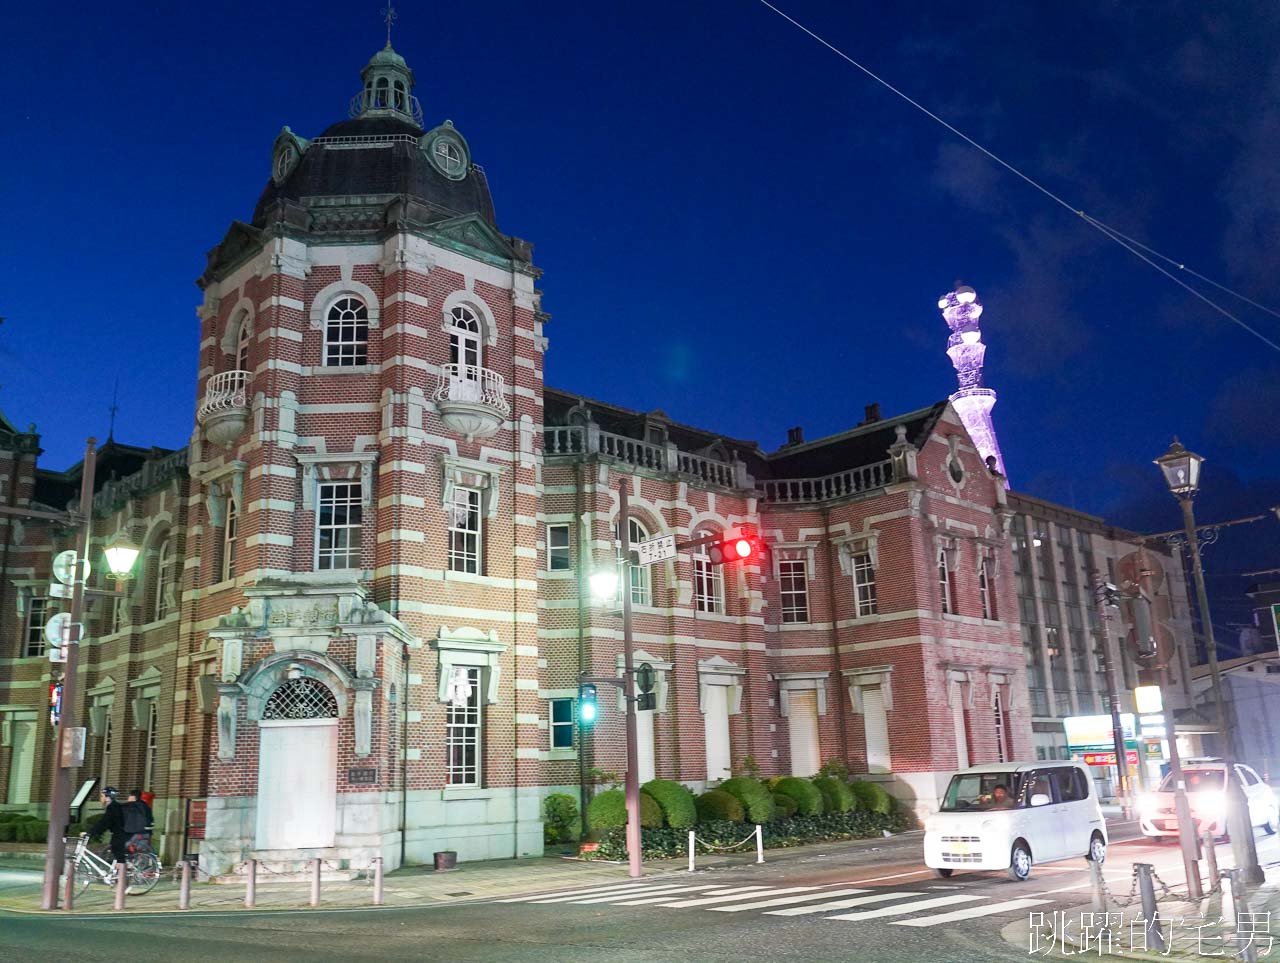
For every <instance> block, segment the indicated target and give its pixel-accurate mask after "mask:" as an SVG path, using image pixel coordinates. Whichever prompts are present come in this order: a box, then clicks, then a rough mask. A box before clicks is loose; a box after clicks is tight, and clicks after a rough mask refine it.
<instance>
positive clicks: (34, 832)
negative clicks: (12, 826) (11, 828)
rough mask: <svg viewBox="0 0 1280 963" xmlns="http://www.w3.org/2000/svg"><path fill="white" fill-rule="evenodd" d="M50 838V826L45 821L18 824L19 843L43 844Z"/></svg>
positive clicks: (37, 820) (38, 820) (35, 820)
mask: <svg viewBox="0 0 1280 963" xmlns="http://www.w3.org/2000/svg"><path fill="white" fill-rule="evenodd" d="M48 838H49V824H48V823H47V822H45V821H44V820H43V819H32V820H30V821H28V822H24V823H19V824H18V835H17V842H20V843H42V842H44V841H45V840H46V839H48Z"/></svg>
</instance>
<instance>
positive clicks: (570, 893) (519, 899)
mask: <svg viewBox="0 0 1280 963" xmlns="http://www.w3.org/2000/svg"><path fill="white" fill-rule="evenodd" d="M651 885H653V884H652V883H613V884H610V885H609V886H593V887H591V888H590V889H574V890H561V891H560V892H558V893H540V894H535V895H526V896H509V897H507V898H506V899H500V900H498V902H499V903H528V902H530V901H532V900H535V899H551V898H553V897H554V898H561V897H563V898H565V899H572V898H573V897H575V896H590V895H592V894H593V893H608V892H615V891H621V890H628V889H630V890H637V891H638V890H642V889H646V888H647V887H649V886H651Z"/></svg>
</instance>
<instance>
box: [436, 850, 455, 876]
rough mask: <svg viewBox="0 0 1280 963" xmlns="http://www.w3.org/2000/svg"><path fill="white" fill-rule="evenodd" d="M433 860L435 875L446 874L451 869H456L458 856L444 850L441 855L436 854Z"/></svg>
mask: <svg viewBox="0 0 1280 963" xmlns="http://www.w3.org/2000/svg"><path fill="white" fill-rule="evenodd" d="M434 858H435V863H436V872H437V873H447V872H449V871H450V870H452V869H457V868H458V854H457V852H455V851H454V850H452V849H446V850H445V851H444V852H442V853H436V854H435V856H434Z"/></svg>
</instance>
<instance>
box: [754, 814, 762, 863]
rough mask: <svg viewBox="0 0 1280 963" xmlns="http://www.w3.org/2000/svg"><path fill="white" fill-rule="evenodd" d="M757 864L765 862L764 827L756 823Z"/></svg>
mask: <svg viewBox="0 0 1280 963" xmlns="http://www.w3.org/2000/svg"><path fill="white" fill-rule="evenodd" d="M756 862H757V863H763V862H764V827H762V826H761V825H760V824H759V823H756Z"/></svg>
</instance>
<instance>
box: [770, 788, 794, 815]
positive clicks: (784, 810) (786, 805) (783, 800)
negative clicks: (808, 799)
mask: <svg viewBox="0 0 1280 963" xmlns="http://www.w3.org/2000/svg"><path fill="white" fill-rule="evenodd" d="M773 808H774V810H775V813H774V817H773V818H774V819H790V818H791V817H792V816H794V815H795V814H796V810H797V809H798V808H799V806H797V805H796V801H795V800H794V799H792V798H791V797H790V796H787V795H784V794H783V793H780V792H775V793H774V794H773Z"/></svg>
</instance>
